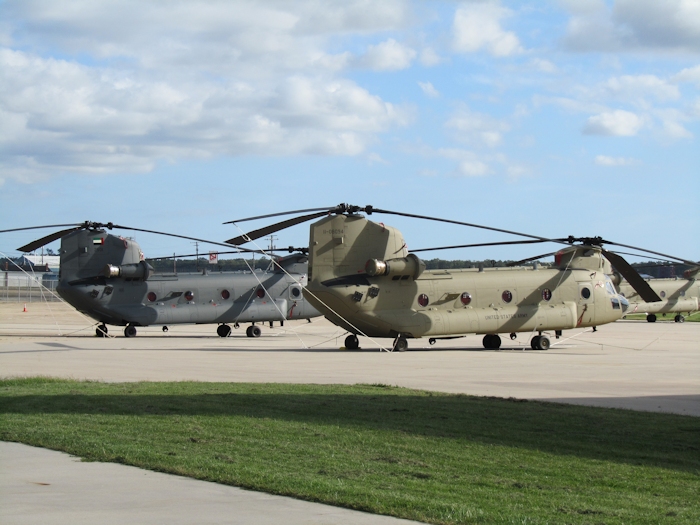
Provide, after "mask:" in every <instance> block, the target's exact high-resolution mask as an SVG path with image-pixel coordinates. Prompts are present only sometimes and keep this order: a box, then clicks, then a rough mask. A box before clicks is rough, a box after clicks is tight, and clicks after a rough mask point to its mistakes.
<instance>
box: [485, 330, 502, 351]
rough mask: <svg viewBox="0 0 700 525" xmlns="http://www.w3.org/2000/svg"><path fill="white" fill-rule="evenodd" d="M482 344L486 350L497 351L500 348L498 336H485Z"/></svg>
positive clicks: (499, 337)
mask: <svg viewBox="0 0 700 525" xmlns="http://www.w3.org/2000/svg"><path fill="white" fill-rule="evenodd" d="M482 343H483V345H484V348H486V349H487V350H498V349H499V348H501V336H500V335H498V334H486V335H485V336H484V340H483V341H482Z"/></svg>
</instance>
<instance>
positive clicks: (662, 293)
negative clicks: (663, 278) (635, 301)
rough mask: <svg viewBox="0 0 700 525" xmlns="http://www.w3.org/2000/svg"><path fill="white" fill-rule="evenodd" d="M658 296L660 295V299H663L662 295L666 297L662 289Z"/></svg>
mask: <svg viewBox="0 0 700 525" xmlns="http://www.w3.org/2000/svg"><path fill="white" fill-rule="evenodd" d="M659 297H661V298H662V299H663V298H664V297H666V292H664V291H663V290H662V291H661V293H660V294H659Z"/></svg>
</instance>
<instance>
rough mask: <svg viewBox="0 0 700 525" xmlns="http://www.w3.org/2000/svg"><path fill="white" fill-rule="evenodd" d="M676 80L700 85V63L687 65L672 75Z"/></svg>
mask: <svg viewBox="0 0 700 525" xmlns="http://www.w3.org/2000/svg"><path fill="white" fill-rule="evenodd" d="M671 80H673V81H674V82H690V83H691V84H695V85H696V86H698V87H700V65H697V66H694V67H687V68H685V69H683V70H682V71H680V72H679V73H678V74H676V75H674V76H673V77H671Z"/></svg>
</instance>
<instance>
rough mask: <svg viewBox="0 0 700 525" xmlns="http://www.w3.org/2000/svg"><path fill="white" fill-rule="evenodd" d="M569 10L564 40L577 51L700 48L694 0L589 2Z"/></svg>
mask: <svg viewBox="0 0 700 525" xmlns="http://www.w3.org/2000/svg"><path fill="white" fill-rule="evenodd" d="M568 4H569V6H570V7H571V5H572V3H571V2H569V3H568ZM565 5H566V4H565ZM577 5H579V4H577ZM571 11H572V12H573V13H574V15H573V16H572V18H571V19H570V20H569V24H568V28H567V35H566V38H565V44H566V45H567V46H568V47H569V48H571V49H573V50H576V51H622V52H629V51H641V50H645V51H649V50H651V51H662V52H667V51H685V52H688V51H689V52H693V53H697V52H700V2H697V0H665V1H663V2H659V1H658V0H617V1H616V2H615V3H614V6H613V7H612V8H609V7H608V6H607V5H605V4H604V3H602V2H591V3H590V5H589V6H588V8H587V9H585V10H584V9H580V8H571Z"/></svg>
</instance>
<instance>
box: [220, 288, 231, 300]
mask: <svg viewBox="0 0 700 525" xmlns="http://www.w3.org/2000/svg"><path fill="white" fill-rule="evenodd" d="M229 297H231V292H229V291H228V290H221V298H222V299H228V298H229Z"/></svg>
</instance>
